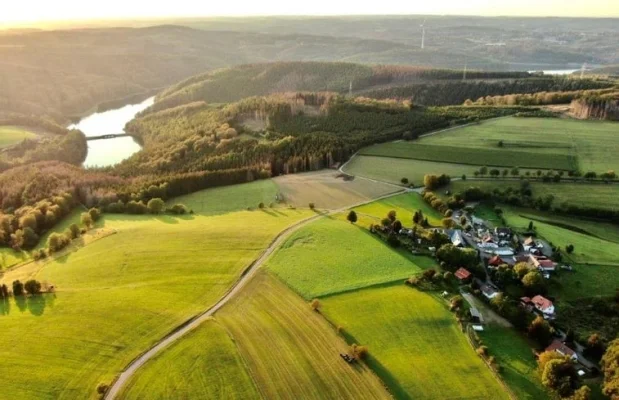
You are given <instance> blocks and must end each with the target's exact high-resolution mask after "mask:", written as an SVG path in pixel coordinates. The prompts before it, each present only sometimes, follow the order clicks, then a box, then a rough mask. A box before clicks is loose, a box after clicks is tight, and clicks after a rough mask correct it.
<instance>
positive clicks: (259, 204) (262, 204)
mask: <svg viewBox="0 0 619 400" xmlns="http://www.w3.org/2000/svg"><path fill="white" fill-rule="evenodd" d="M258 208H259V209H261V210H262V209H263V208H264V203H263V202H260V203H258Z"/></svg>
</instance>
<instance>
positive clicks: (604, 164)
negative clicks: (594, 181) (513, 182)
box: [419, 117, 619, 173]
mask: <svg viewBox="0 0 619 400" xmlns="http://www.w3.org/2000/svg"><path fill="white" fill-rule="evenodd" d="M617 127H618V125H617V123H615V122H602V121H582V120H570V119H557V118H515V117H513V118H501V119H495V120H492V121H486V122H484V123H482V124H480V125H474V126H468V127H464V128H462V129H454V130H451V131H448V132H444V133H439V134H437V135H432V136H428V137H425V138H422V139H421V140H420V141H419V143H421V144H432V145H447V146H454V145H455V146H461V147H466V148H477V149H492V150H493V151H495V152H497V153H500V152H503V151H523V152H524V153H525V154H526V153H527V152H529V153H538V154H539V156H540V158H546V157H548V156H551V155H552V154H563V155H569V154H571V155H573V156H576V157H577V158H578V164H579V167H580V169H581V170H583V171H596V172H598V173H600V172H605V171H607V170H619V159H618V158H617V157H616V154H617V151H618V150H619V137H618V136H617V135H616V133H617ZM499 140H503V142H504V147H503V148H499V147H498V142H499ZM516 162H518V161H516ZM526 162H527V160H523V162H522V163H521V164H519V165H520V166H523V167H524V166H525V165H526ZM555 168H556V167H555Z"/></svg>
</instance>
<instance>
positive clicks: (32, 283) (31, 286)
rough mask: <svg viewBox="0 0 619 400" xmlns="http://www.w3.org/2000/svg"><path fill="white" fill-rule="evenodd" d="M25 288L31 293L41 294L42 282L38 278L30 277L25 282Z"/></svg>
mask: <svg viewBox="0 0 619 400" xmlns="http://www.w3.org/2000/svg"><path fill="white" fill-rule="evenodd" d="M24 289H26V291H27V292H28V293H29V294H31V295H35V294H40V293H41V283H40V282H39V281H37V280H34V279H30V280H29V281H27V282H26V283H25V284H24Z"/></svg>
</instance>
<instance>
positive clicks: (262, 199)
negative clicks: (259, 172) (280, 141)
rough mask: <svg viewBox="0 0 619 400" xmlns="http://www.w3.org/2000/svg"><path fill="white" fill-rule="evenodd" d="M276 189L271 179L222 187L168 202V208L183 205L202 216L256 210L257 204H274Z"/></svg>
mask: <svg viewBox="0 0 619 400" xmlns="http://www.w3.org/2000/svg"><path fill="white" fill-rule="evenodd" d="M277 193H278V187H277V185H276V184H275V182H273V180H271V179H264V180H259V181H255V182H251V183H244V184H241V185H232V186H224V187H219V188H213V189H206V190H200V191H198V192H194V193H191V194H188V195H185V196H180V197H175V198H173V199H171V200H169V201H168V202H167V203H168V206H171V205H173V204H178V203H181V204H184V205H186V206H187V208H189V209H190V210H193V211H194V212H195V213H198V214H203V215H217V214H225V213H227V212H231V211H236V210H244V209H246V208H248V207H249V208H257V207H258V204H260V203H264V204H265V205H267V206H268V205H269V204H271V203H273V202H275V196H276V195H277Z"/></svg>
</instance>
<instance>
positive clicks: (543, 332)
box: [528, 316, 553, 347]
mask: <svg viewBox="0 0 619 400" xmlns="http://www.w3.org/2000/svg"><path fill="white" fill-rule="evenodd" d="M552 332H553V329H552V327H551V326H550V324H548V322H547V321H546V320H545V319H544V318H542V317H541V316H538V317H537V318H535V319H534V320H533V322H531V325H529V329H528V334H529V337H530V338H531V339H533V340H535V341H537V342H538V343H539V344H540V345H541V346H542V347H546V346H548V344H549V343H550V340H551V339H552Z"/></svg>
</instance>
